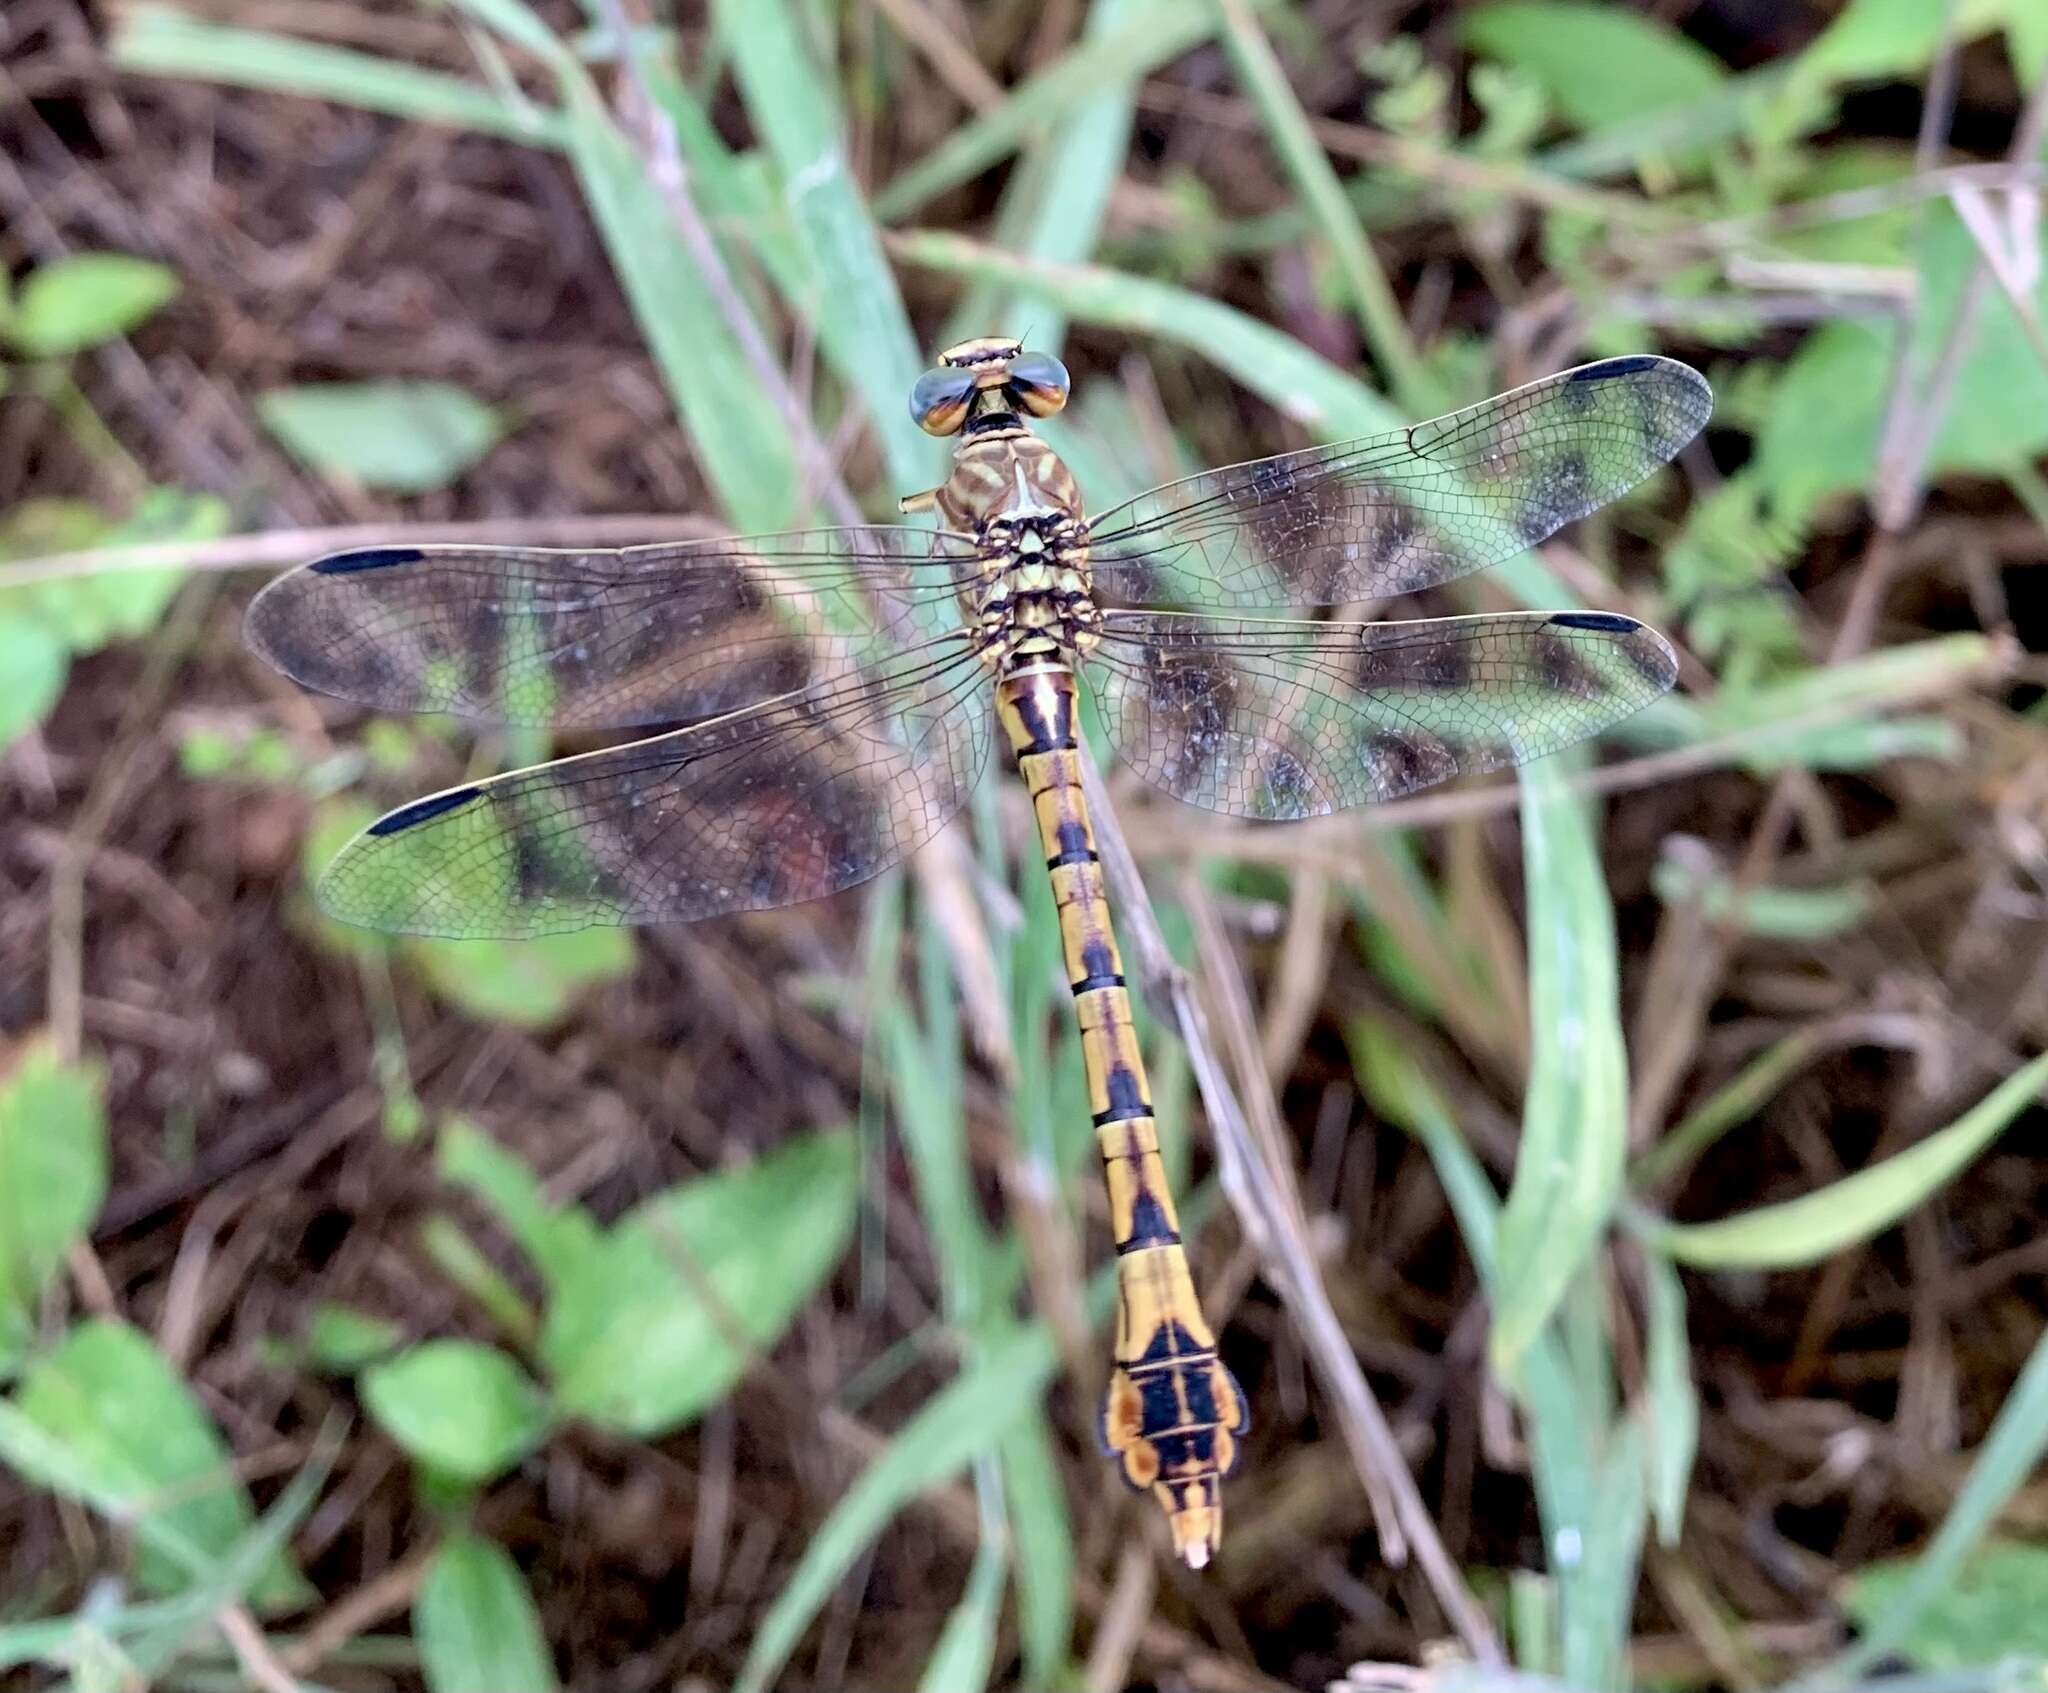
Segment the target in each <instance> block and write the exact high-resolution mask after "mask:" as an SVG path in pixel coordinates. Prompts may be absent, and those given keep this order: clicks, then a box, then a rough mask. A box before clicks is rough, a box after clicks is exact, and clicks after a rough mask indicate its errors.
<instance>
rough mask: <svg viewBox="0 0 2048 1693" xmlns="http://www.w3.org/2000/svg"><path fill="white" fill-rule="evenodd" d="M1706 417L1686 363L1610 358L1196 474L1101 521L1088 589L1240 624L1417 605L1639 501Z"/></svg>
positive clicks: (1700, 381) (1095, 528) (1705, 401)
mask: <svg viewBox="0 0 2048 1693" xmlns="http://www.w3.org/2000/svg"><path fill="white" fill-rule="evenodd" d="M1712 407H1713V391H1712V390H1711V389H1710V388H1709V387H1708V386H1707V383H1706V379H1705V378H1704V377H1702V376H1701V375H1700V374H1699V372H1698V371H1696V370H1693V369H1692V368H1691V367H1690V366H1688V365H1683V364H1680V363H1678V362H1677V361H1676V360H1674V359H1664V358H1654V357H1650V356H1647V355H1644V356H1640V357H1635V358H1622V359H1606V360H1603V361H1602V362H1600V363H1598V364H1589V365H1582V366H1580V367H1579V368H1578V369H1577V370H1568V371H1565V372H1563V373H1562V374H1560V375H1557V376H1552V377H1547V378H1545V379H1544V380H1543V381H1541V382H1532V383H1530V384H1529V385H1528V386H1527V387H1525V388H1517V389H1515V390H1514V392H1512V393H1509V394H1502V395H1499V396H1498V397H1496V398H1494V399H1491V400H1486V401H1483V402H1482V403H1480V404H1479V405H1476V406H1468V407H1467V408H1466V409H1465V410H1463V411H1458V412H1452V413H1451V414H1450V415H1449V416H1448V417H1440V418H1437V419H1435V420H1434V421H1433V422H1430V423H1418V424H1416V425H1414V426H1413V427H1412V428H1409V429H1404V430H1400V431H1398V432H1396V433H1394V434H1391V435H1382V436H1378V437H1374V438H1369V439H1366V440H1359V441H1346V442H1342V443H1340V444H1338V445H1336V446H1330V447H1311V448H1308V449H1307V450H1305V451H1303V452H1298V453H1283V454H1281V455H1280V456H1279V457H1277V458H1268V459H1254V460H1251V461H1249V462H1247V463H1244V464H1233V465H1226V466H1224V467H1223V468H1222V469H1220V470H1208V471H1203V472H1202V473H1201V474H1200V475H1197V476H1190V477H1187V478H1185V479H1184V480H1182V481H1179V482H1169V483H1167V484H1165V485H1164V486H1163V487H1159V488H1154V489H1152V490H1151V491H1150V492H1149V493H1144V494H1139V495H1138V496H1137V497H1136V498H1134V499H1132V500H1129V501H1127V502H1126V503H1125V504H1123V505H1121V506H1117V507H1115V508H1113V509H1111V510H1109V511H1107V512H1104V513H1102V514H1101V515H1100V516H1099V517H1097V518H1095V519H1094V520H1093V521H1092V522H1091V524H1090V525H1089V537H1090V547H1091V553H1092V559H1093V563H1094V570H1095V588H1096V592H1097V593H1098V594H1099V595H1100V596H1101V597H1102V598H1103V599H1105V600H1108V601H1122V602H1125V603H1128V604H1135V605H1167V604H1180V605H1192V606H1216V607H1224V608H1239V609H1245V610H1253V609H1257V608H1259V607H1262V606H1284V605H1341V604H1343V603H1345V602H1347V601H1351V600H1363V599H1379V598H1382V597H1384V596H1387V595H1391V594H1405V593H1412V592H1413V591H1415V590H1416V589H1419V588H1427V587H1431V586H1433V585H1434V584H1436V583H1439V582H1446V581H1449V580H1450V579H1451V578H1452V577H1454V576H1462V575H1464V574H1466V573H1467V572H1468V571H1473V570H1481V569H1484V568H1485V567H1486V566H1487V565H1490V564H1496V563H1498V562H1499V561H1500V560H1502V559H1504V558H1509V557H1512V556H1513V555H1514V554H1516V553H1518V552H1521V551H1523V550H1524V549H1526V548H1528V547H1531V546H1533V545H1535V544H1536V543H1537V542H1538V541H1541V540H1543V539H1544V538H1545V537H1546V536H1549V535H1551V534H1553V533H1555V532H1556V531H1557V530H1558V529H1561V528H1562V527H1563V526H1564V525H1565V524H1567V523H1570V522H1571V521H1572V520H1573V519H1574V518H1579V517H1583V516H1585V515H1586V513H1588V512H1590V511H1593V510H1595V509H1597V508H1598V507H1600V506H1603V505H1605V504H1606V503H1607V502H1608V501H1609V500H1612V499H1614V498H1616V497H1617V496H1619V495H1620V494H1622V493H1624V492H1626V491H1627V490H1628V489H1630V488H1633V487H1634V486H1635V485H1636V484H1637V483H1638V482H1640V481H1642V479H1643V478H1644V477H1646V476H1648V475H1649V474H1650V472H1651V471H1653V470H1655V469H1656V468H1657V467H1658V466H1659V465H1660V464H1663V463H1664V462H1665V461H1666V460H1667V459H1669V458H1671V457H1672V455H1673V454H1675V453H1676V452H1677V451H1678V450H1679V449H1680V448H1681V447H1683V446H1684V445H1685V444H1686V442H1688V441H1690V440H1691V439H1692V438H1693V437H1694V436H1695V435H1697V434H1698V433H1699V432H1700V430H1701V429H1702V428H1703V427H1704V426H1705V424H1706V421H1707V414H1708V413H1709V411H1711V410H1712Z"/></svg>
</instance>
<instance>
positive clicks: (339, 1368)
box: [306, 1300, 405, 1375]
mask: <svg viewBox="0 0 2048 1693" xmlns="http://www.w3.org/2000/svg"><path fill="white" fill-rule="evenodd" d="M404 1340H405V1331H404V1330H403V1329H401V1328H400V1327H399V1326H398V1325H397V1324H396V1323H394V1322H392V1321H391V1319H390V1318H388V1317H378V1316H373V1315H371V1313H369V1312H368V1311H358V1310H357V1309H355V1307H354V1306H352V1305H341V1304H337V1303H335V1302H334V1301H331V1300H322V1301H321V1302H320V1303H319V1304H318V1305H316V1306H314V1307H313V1315H312V1316H311V1318H309V1319H308V1320H307V1323H306V1356H307V1357H308V1358H309V1359H310V1360H311V1361H312V1363H313V1365H314V1367H315V1368H317V1369H322V1370H325V1371H327V1372H328V1373H329V1374H331V1375H353V1374H355V1373H356V1371H358V1370H360V1369H362V1368H363V1367H364V1366H365V1365H367V1364H370V1363H372V1362H374V1361H375V1360H376V1359H378V1358H381V1357H383V1356H384V1355H385V1353H387V1352H393V1351H396V1350H397V1349H398V1347H399V1346H400V1345H401V1344H402V1343H403V1342H404Z"/></svg>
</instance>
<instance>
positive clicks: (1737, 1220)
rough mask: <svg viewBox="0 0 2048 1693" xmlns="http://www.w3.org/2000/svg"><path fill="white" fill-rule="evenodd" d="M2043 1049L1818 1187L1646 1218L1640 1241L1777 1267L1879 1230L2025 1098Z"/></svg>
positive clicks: (2044, 1062)
mask: <svg viewBox="0 0 2048 1693" xmlns="http://www.w3.org/2000/svg"><path fill="white" fill-rule="evenodd" d="M2044 1085H2048V1055H2043V1056H2042V1057H2039V1058H2036V1059H2034V1060H2033V1061H2032V1062H2031V1063H2029V1064H2025V1065H2022V1066H2021V1067H2020V1068H2019V1069H2017V1070H2015V1071H2014V1072H2013V1073H2012V1074H2011V1075H2010V1076H2008V1077H2006V1079H2005V1080H2004V1081H2002V1082H2000V1083H1999V1084H1998V1086H1997V1087H1995V1088H1993V1089H1992V1090H1991V1092H1990V1093H1988V1094H1986V1095H1985V1096H1984V1097H1983V1098H1982V1099H1981V1100H1979V1101H1978V1102H1977V1103H1976V1104H1975V1105H1973V1106H1972V1107H1971V1108H1970V1109H1969V1110H1968V1111H1966V1112H1964V1113H1963V1115H1962V1116H1960V1117H1958V1118H1957V1119H1956V1120H1955V1121H1954V1122H1953V1123H1951V1124H1949V1126H1948V1127H1947V1128H1945V1129H1942V1130H1940V1131H1938V1132H1937V1133H1935V1134H1931V1135H1929V1136H1928V1137H1927V1138H1926V1139H1925V1140H1923V1141H1921V1142H1919V1144H1917V1145H1915V1146H1911V1147H1908V1148H1907V1149H1906V1150H1905V1151H1904V1152H1900V1153H1895V1154H1894V1155H1893V1156H1892V1157H1890V1158H1886V1159H1883V1160H1881V1161H1880V1162H1878V1163H1876V1164H1872V1165H1870V1166H1869V1167H1868V1168H1866V1169H1862V1170H1858V1171H1856V1172H1855V1173H1854V1174H1853V1175H1848V1176H1844V1177H1843V1178H1842V1179H1841V1180H1840V1181H1836V1182H1830V1183H1829V1184H1828V1185H1827V1186H1826V1187H1824V1188H1821V1189H1820V1190H1819V1191H1818V1192H1815V1193H1808V1194H1803V1195H1801V1196H1800V1197H1799V1198H1797V1199H1788V1200H1786V1201H1785V1202H1784V1203H1782V1204H1779V1205H1760V1206H1757V1207H1756V1208H1755V1209H1753V1210H1749V1211H1743V1212H1739V1213H1738V1214H1737V1215H1735V1216H1732V1217H1723V1218H1721V1219H1719V1220H1718V1221H1716V1222H1711V1223H1665V1222H1658V1221H1646V1222H1645V1223H1644V1224H1643V1227H1644V1230H1645V1232H1646V1234H1647V1235H1648V1237H1649V1240H1650V1243H1651V1244H1652V1245H1653V1246H1654V1247H1655V1248H1656V1249H1657V1250H1658V1251H1660V1252H1663V1253H1665V1254H1666V1255H1667V1256H1669V1257H1671V1258H1674V1259H1676V1260H1677V1261H1678V1262H1679V1263H1681V1264H1691V1265H1694V1266H1696V1267H1698V1268H1701V1269H1709V1270H1782V1269H1791V1268H1793V1267H1795V1266H1797V1265H1801V1264H1816V1263H1818V1262H1820V1260H1821V1259H1823V1258H1826V1257H1829V1256H1831V1255H1832V1254H1834V1253H1836V1252H1840V1251H1841V1250H1842V1249H1843V1248H1844V1247H1848V1246H1854V1245H1855V1244H1857V1243H1858V1242H1859V1241H1865V1240H1868V1239H1869V1238H1870V1237H1871V1236H1872V1235H1874V1234H1878V1233H1880V1232H1881V1231H1883V1230H1885V1229H1888V1228H1890V1227H1891V1226H1892V1224H1894V1223H1896V1222H1897V1221H1899V1219H1900V1218H1902V1217H1904V1216H1905V1215H1906V1214H1907V1212H1909V1211H1911V1210H1912V1209H1913V1208H1914V1207H1915V1206H1918V1205H1921V1204H1924V1203H1925V1202H1926V1200H1927V1199H1928V1198H1929V1196H1931V1195H1932V1194H1933V1193H1934V1191H1935V1190H1936V1189H1937V1188H1939V1187H1940V1186H1941V1185H1942V1184H1943V1183H1944V1182H1946V1181H1948V1180H1949V1179H1950V1178H1951V1177H1952V1176H1954V1175H1956V1174H1957V1172H1959V1171H1960V1170H1961V1169H1962V1168H1963V1167H1964V1166H1965V1165H1966V1164H1968V1163H1969V1162H1970V1160H1971V1159H1973V1158H1975V1157H1976V1156H1977V1154H1978V1153H1980V1152H1982V1151H1983V1150H1984V1149H1985V1148H1986V1147H1987V1146H1989V1145H1990V1144H1991V1143H1992V1142H1993V1141H1994V1140H1996V1139H1997V1138H1998V1137H1999V1136H2000V1135H2001V1134H2003V1133H2004V1132H2005V1130H2006V1129H2007V1128H2009V1127H2010V1126H2011V1125H2012V1123H2013V1121H2014V1120H2015V1119H2016V1118H2017V1117H2018V1116H2019V1115H2020V1113H2021V1112H2022V1111H2024V1110H2026V1109H2027V1107H2028V1106H2030V1105H2032V1104H2034V1103H2035V1100H2036V1097H2037V1096H2038V1095H2039V1093H2040V1092H2041V1089H2042V1087H2043V1086H2044Z"/></svg>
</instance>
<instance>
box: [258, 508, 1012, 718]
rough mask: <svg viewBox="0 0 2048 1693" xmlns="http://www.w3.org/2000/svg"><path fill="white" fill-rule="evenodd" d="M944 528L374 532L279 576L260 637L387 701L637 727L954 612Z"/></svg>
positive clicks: (772, 682)
mask: <svg viewBox="0 0 2048 1693" xmlns="http://www.w3.org/2000/svg"><path fill="white" fill-rule="evenodd" d="M976 557H977V554H976V552H975V547H974V543H973V541H972V540H970V539H969V538H968V537H966V536H964V535H957V534H954V533H952V532H950V531H947V530H932V529H911V528H893V527H879V526H878V527H875V528H844V529H814V530H807V531H801V532H795V533H791V534H786V535H763V536H751V537H742V538H732V537H721V538H718V539H712V540H704V541H683V542H677V543H673V544H664V545H660V546H651V547H624V548H617V549H613V550H610V551H592V552H573V551H560V550H555V549H550V548H541V547H469V546H423V547H371V548H364V549H359V550H357V551H355V552H345V553H335V554H333V555H331V556H329V557H327V558H323V559H318V560H315V561H314V562H313V563H311V564H308V565H305V566H303V567H301V568H300V569H298V570H294V571H292V572H291V573H290V574H288V575H285V576H281V577H279V578H278V579H277V580H276V581H274V582H272V583H270V584H269V585H268V586H267V587H265V588H264V589H263V591H262V592H261V593H259V594H258V595H257V596H256V598H255V600H254V601H253V602H252V603H251V605H250V607H249V617H248V624H247V633H248V639H249V643H250V645H251V646H252V647H254V648H255V650H256V651H257V652H258V653H259V654H261V655H262V656H263V657H264V658H265V659H267V660H268V661H269V662H270V663H271V664H273V665H275V666H276V667H277V668H278V669H279V670H282V671H283V672H284V673H285V674H286V675H287V676H290V677H291V678H293V679H294V680H295V681H298V682H301V683H304V684H305V685H306V686H307V687H309V688H317V689H319V690H320V691H321V692H322V693H328V694H338V695H340V696H342V697H343V698H345V699H351V700H359V701H361V702H362V703H363V704H365V705H371V706H375V707H377V708H379V709H380V710H384V711H449V712H454V713H456V714H458V715H460V716H463V717H471V718H478V719H482V720H484V721H488V722H498V723H517V724H531V725H535V726H538V727H552V728H569V727H575V728H634V727H641V726H645V725H647V724H652V723H677V722H685V721H688V720H690V719H693V718H699V717H710V716H715V715H717V714H718V713H720V712H725V711H732V710H736V709H737V708H739V707H740V706H743V705H748V704H751V703H753V702H754V701H756V700H760V699H766V698H769V697H771V696H773V695H775V694H779V693H783V692H786V691H787V690H789V689H791V688H795V687H799V686H801V685H802V684H803V683H804V682H805V680H806V679H807V677H808V676H809V673H810V663H811V659H812V656H813V655H814V654H815V653H817V652H819V651H825V650H832V651H841V652H850V653H851V654H852V655H853V656H855V657H868V656H874V655H875V654H877V653H878V652H880V651H883V650H886V649H887V648H888V647H890V646H900V645H909V644H914V643H915V642H916V641H918V640H920V639H930V638H932V637H934V636H937V635H939V634H940V633H942V632H943V631H945V630H947V629H951V628H957V627H958V626H959V621H960V620H959V615H958V613H957V611H956V610H955V609H954V607H955V603H956V602H955V600H954V592H953V581H954V572H955V569H956V568H971V566H972V564H973V561H974V560H975V558H976Z"/></svg>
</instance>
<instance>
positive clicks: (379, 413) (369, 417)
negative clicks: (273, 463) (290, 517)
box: [256, 382, 505, 494]
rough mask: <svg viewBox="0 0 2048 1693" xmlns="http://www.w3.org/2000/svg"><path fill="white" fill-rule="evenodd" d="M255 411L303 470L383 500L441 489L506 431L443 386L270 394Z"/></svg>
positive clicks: (479, 404)
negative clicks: (388, 496)
mask: <svg viewBox="0 0 2048 1693" xmlns="http://www.w3.org/2000/svg"><path fill="white" fill-rule="evenodd" d="M256 411H257V414H258V415H259V416H260V417H261V418H262V419H263V424H264V427H265V428H266V429H268V430H269V431H270V432H271V434H273V435H275V436H276V437H277V439H278V440H279V441H280V442H281V443H282V444H283V446H284V448H285V450H286V451H287V452H289V453H290V454H291V455H292V457H293V458H295V459H297V460H298V461H299V463H301V464H303V465H304V466H305V467H306V468H307V469H308V470H313V471H317V472H318V473H319V474H320V475H322V476H326V477H331V478H332V479H333V480H335V481H337V482H342V483H347V484H351V485H353V486H355V487H359V488H369V489H374V490H375V491H377V492H378V493H384V494H424V493H428V492H431V491H432V490H433V489H435V488H445V487H446V486H447V485H448V484H449V483H451V482H453V481H454V480H455V479H456V478H457V477H459V476H460V475H461V474H462V473H463V472H464V471H466V470H468V469H469V468H470V467H471V466H472V465H474V464H476V463H477V461H478V460H480V459H481V458H482V457H483V456H484V454H486V453H487V452H489V451H490V450H491V449H492V448H493V447H494V446H496V445H497V444H498V441H499V440H500V438H502V437H503V435H504V433H505V420H504V418H503V417H502V416H501V415H500V414H499V413H498V412H496V411H494V410H493V409H492V408H491V407H489V406H487V405H485V404H484V403H483V401H481V400H479V399H477V398H475V397H474V396H473V395H471V394H467V393H465V392H464V391H463V390H462V389H460V388H457V387H454V386H452V385H451V384H449V383H446V382H323V383H318V384H314V385H310V386H307V387H302V388H273V389H271V390H270V392H269V393H267V394H263V395H260V396H259V397H258V398H257V401H256Z"/></svg>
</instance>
